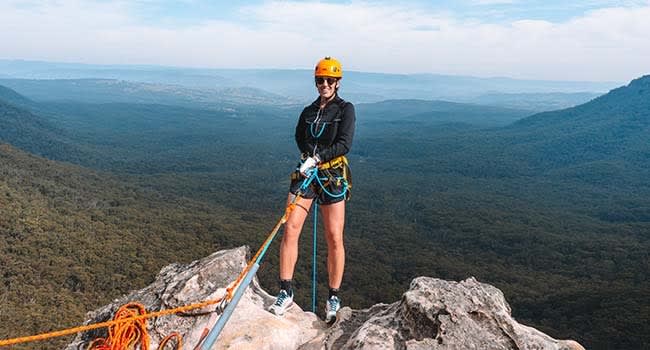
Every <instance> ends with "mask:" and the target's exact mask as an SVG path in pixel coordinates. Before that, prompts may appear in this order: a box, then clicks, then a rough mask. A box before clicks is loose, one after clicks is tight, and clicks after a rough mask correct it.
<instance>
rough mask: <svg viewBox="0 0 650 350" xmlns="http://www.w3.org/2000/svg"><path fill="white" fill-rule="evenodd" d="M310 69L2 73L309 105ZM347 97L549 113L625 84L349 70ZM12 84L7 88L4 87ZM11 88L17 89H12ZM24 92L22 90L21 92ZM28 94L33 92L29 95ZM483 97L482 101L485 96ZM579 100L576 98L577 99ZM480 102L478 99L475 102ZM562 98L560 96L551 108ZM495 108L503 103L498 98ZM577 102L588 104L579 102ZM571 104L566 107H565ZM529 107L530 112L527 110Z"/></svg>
mask: <svg viewBox="0 0 650 350" xmlns="http://www.w3.org/2000/svg"><path fill="white" fill-rule="evenodd" d="M312 74H313V73H312V71H311V70H310V69H293V70H291V69H200V68H179V67H159V66H135V65H119V66H116V65H87V64H76V63H52V62H38V61H18V60H0V75H5V76H9V77H13V78H20V79H85V78H93V79H117V80H127V81H137V82H145V83H151V84H164V85H179V86H184V87H189V88H211V89H222V88H242V87H247V88H254V89H258V90H263V91H265V92H266V93H269V94H272V95H282V96H284V97H285V98H290V99H292V100H293V99H297V100H299V101H301V102H303V103H304V102H307V101H310V100H311V99H312V98H313V97H312V96H313V92H314V84H313V76H312ZM342 84H343V90H344V91H345V94H346V96H347V97H348V98H349V99H350V100H353V101H356V102H377V101H382V100H388V99H422V100H451V101H457V102H471V103H478V104H485V103H484V102H485V97H484V96H485V95H486V94H515V93H516V94H519V93H528V94H531V95H528V96H527V99H528V100H529V101H530V103H529V105H531V106H536V107H535V108H533V110H537V111H539V110H540V107H539V105H540V104H541V105H542V107H541V109H542V110H549V109H550V108H549V105H547V104H546V103H545V101H548V100H549V96H548V95H542V96H535V94H546V93H562V94H563V93H590V94H600V93H603V92H606V91H608V90H610V89H612V88H614V87H616V86H620V85H621V83H620V82H581V81H541V80H520V79H511V78H503V77H495V78H478V77H468V76H451V75H439V74H384V73H368V72H358V71H346V73H345V77H344V79H343V82H342ZM5 85H7V84H5ZM9 86H10V87H13V86H11V85H9ZM17 90H18V91H20V90H19V89H17ZM26 95H29V94H26ZM481 96H483V97H481ZM575 97H576V96H574V98H575ZM475 99H476V100H475ZM562 99H563V98H561V97H560V96H555V97H553V98H552V100H551V101H550V102H551V104H550V106H554V105H557V103H558V101H561V100H562ZM492 102H494V103H491V104H496V105H499V106H506V107H515V108H522V107H523V106H512V105H504V104H501V102H499V99H492ZM576 102H577V103H581V102H586V100H580V99H576ZM565 106H566V105H565ZM523 109H530V108H523Z"/></svg>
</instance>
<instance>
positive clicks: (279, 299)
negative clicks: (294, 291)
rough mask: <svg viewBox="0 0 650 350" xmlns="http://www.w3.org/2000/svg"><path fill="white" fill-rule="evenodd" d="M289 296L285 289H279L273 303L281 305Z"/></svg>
mask: <svg viewBox="0 0 650 350" xmlns="http://www.w3.org/2000/svg"><path fill="white" fill-rule="evenodd" d="M287 298H289V293H287V291H285V290H284V289H283V290H281V291H280V294H278V297H277V299H276V300H275V305H277V306H282V304H284V301H285V300H286V299H287Z"/></svg>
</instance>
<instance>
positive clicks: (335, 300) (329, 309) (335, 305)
mask: <svg viewBox="0 0 650 350" xmlns="http://www.w3.org/2000/svg"><path fill="white" fill-rule="evenodd" d="M340 308H341V299H339V297H337V296H335V295H333V296H332V297H331V298H329V299H327V303H326V304H325V322H327V323H330V322H334V321H336V312H338V311H339V309H340Z"/></svg>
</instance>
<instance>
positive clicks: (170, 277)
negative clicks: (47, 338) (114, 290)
mask: <svg viewBox="0 0 650 350" xmlns="http://www.w3.org/2000/svg"><path fill="white" fill-rule="evenodd" d="M248 254H249V253H248V248H247V247H240V248H236V249H231V250H223V251H219V252H215V253H213V254H211V255H210V256H208V257H206V258H203V259H201V260H197V261H194V262H192V263H190V264H187V265H181V264H171V265H169V266H167V267H165V268H163V269H162V271H161V272H160V273H159V275H158V277H157V278H156V280H155V281H154V282H153V283H152V284H151V285H149V286H147V287H146V288H144V289H141V290H139V291H134V292H132V293H130V294H129V295H127V296H123V297H122V298H120V299H116V300H115V301H114V302H113V303H112V304H110V305H107V306H105V307H102V308H100V309H98V310H95V311H93V312H90V313H89V314H88V321H87V323H97V322H102V321H106V320H109V319H111V318H112V316H113V313H114V312H115V311H116V310H117V309H118V308H119V307H120V306H121V305H123V304H125V303H127V302H131V301H138V302H140V303H142V304H144V305H145V307H146V308H147V310H148V311H149V312H152V311H158V310H161V309H169V308H174V307H177V306H182V305H187V304H191V303H195V302H199V301H204V300H210V299H215V298H218V297H220V296H222V295H224V294H225V292H226V288H227V287H228V286H229V284H231V283H232V282H233V281H235V280H236V278H237V276H238V274H239V273H240V271H242V270H243V269H244V267H245V266H246V262H247V255H248ZM273 299H274V298H273V297H272V296H271V295H269V294H268V293H266V292H265V291H264V290H263V289H262V288H261V287H260V285H259V283H258V281H257V279H256V278H255V279H254V280H253V283H252V284H251V286H250V287H249V288H248V289H247V290H246V292H245V293H244V296H243V297H242V300H241V301H240V302H239V304H238V306H237V308H236V309H235V311H234V312H233V315H232V317H231V318H230V321H229V322H228V324H227V325H226V327H225V328H224V330H223V332H222V333H221V335H220V336H219V338H218V339H217V342H216V344H215V345H214V347H213V349H241V350H247V349H261V350H276V349H277V350H293V349H296V350H329V349H382V350H383V349H400V350H401V349H404V350H424V349H445V350H451V349H459V350H460V349H477V350H479V349H480V350H501V349H504V350H505V349H520V350H584V348H583V347H582V346H581V345H580V344H578V343H577V342H574V341H571V340H557V339H553V338H551V337H550V336H548V335H546V334H544V333H542V332H540V331H538V330H536V329H534V328H532V327H528V326H525V325H522V324H519V323H518V322H517V321H515V320H514V319H513V318H512V316H511V310H510V306H509V305H508V303H507V302H506V300H505V298H504V296H503V293H502V292H501V291H500V290H499V289H497V288H495V287H493V286H491V285H489V284H485V283H480V282H478V281H476V280H475V279H474V278H468V279H466V280H464V281H461V282H453V281H445V280H441V279H436V278H431V277H418V278H415V279H414V280H413V281H412V282H411V285H410V287H409V290H408V291H406V292H405V293H404V294H403V296H402V299H401V300H400V301H397V302H394V303H392V304H376V305H374V306H372V307H370V308H368V309H363V310H354V309H351V308H349V307H344V308H342V309H341V310H340V311H339V314H338V317H337V321H336V322H335V323H334V324H333V325H331V326H330V327H328V325H327V324H325V323H324V322H323V321H322V320H320V319H319V318H318V317H317V316H316V315H315V314H313V313H311V312H305V311H303V310H302V309H301V308H300V307H299V306H298V305H293V306H292V307H291V308H290V309H289V310H288V312H287V313H286V314H285V315H284V316H283V317H278V316H275V315H273V314H271V313H269V312H267V311H266V309H267V308H268V306H270V304H271V303H272V302H273ZM214 311H215V307H214V306H212V307H205V308H203V309H200V310H195V311H192V312H189V313H185V314H182V315H179V314H177V315H171V316H162V317H159V318H156V319H154V320H151V321H150V322H148V331H149V334H150V336H151V348H152V349H155V348H156V347H157V346H158V344H159V343H160V341H161V340H162V338H163V337H164V336H166V335H167V334H170V333H171V332H174V331H175V332H178V333H180V334H181V335H182V336H183V348H184V349H194V347H195V346H196V345H197V344H198V343H199V341H200V339H201V335H202V334H203V333H204V332H205V330H206V329H209V328H210V327H212V326H213V325H214V323H215V322H216V320H217V319H218V317H219V314H218V313H217V312H214ZM105 335H106V330H98V331H94V332H87V333H84V334H81V335H78V336H77V338H76V339H75V340H74V341H73V342H72V343H71V344H69V345H68V347H67V348H66V350H76V349H85V348H87V344H88V343H89V342H90V341H91V340H92V339H94V338H96V337H99V336H105Z"/></svg>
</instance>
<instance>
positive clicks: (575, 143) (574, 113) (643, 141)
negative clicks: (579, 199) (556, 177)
mask: <svg viewBox="0 0 650 350" xmlns="http://www.w3.org/2000/svg"><path fill="white" fill-rule="evenodd" d="M505 132H510V133H514V135H515V136H514V138H515V139H517V141H515V139H513V142H515V143H517V144H520V145H522V148H525V149H527V150H528V151H530V152H532V153H534V154H536V155H535V156H534V158H535V159H537V161H538V162H541V163H546V164H548V165H553V164H555V165H561V164H572V163H584V162H592V161H604V160H608V159H617V160H622V159H625V160H628V161H631V162H633V163H634V164H636V165H638V166H640V167H642V168H650V166H649V165H650V163H649V162H648V161H650V137H648V135H650V75H646V76H644V77H641V78H638V79H635V80H633V81H632V82H630V84H628V85H627V86H623V87H620V88H617V89H614V90H612V91H610V92H609V93H607V94H605V95H603V96H600V97H598V98H596V99H594V100H592V101H590V102H588V103H585V104H582V105H580V106H576V107H573V108H568V109H564V110H559V111H553V112H545V113H540V114H536V115H533V116H530V117H528V118H524V119H522V120H519V121H517V122H515V123H514V124H513V125H512V126H510V127H508V128H506V130H505ZM523 142H527V145H525V146H524V145H523V144H522V143H523Z"/></svg>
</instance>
